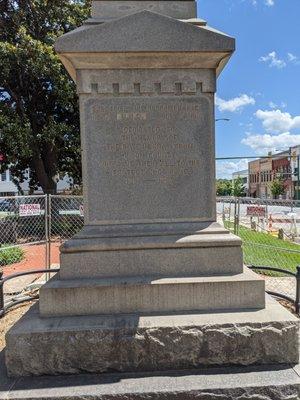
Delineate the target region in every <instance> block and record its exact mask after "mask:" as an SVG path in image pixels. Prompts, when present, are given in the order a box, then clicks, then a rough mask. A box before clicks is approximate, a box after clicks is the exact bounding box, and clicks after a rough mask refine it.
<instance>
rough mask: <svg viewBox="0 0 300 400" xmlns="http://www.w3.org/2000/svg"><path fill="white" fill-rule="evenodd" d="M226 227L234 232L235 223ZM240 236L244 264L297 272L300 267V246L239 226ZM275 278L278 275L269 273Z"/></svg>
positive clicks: (226, 223)
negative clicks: (299, 266)
mask: <svg viewBox="0 0 300 400" xmlns="http://www.w3.org/2000/svg"><path fill="white" fill-rule="evenodd" d="M225 227H226V228H227V229H229V230H231V231H233V223H232V222H225ZM238 234H239V236H240V238H241V239H242V240H243V252H244V262H245V264H246V265H256V266H266V267H276V268H281V269H286V270H289V271H292V272H296V266H297V265H300V245H298V244H295V243H292V242H289V241H286V240H280V239H278V238H276V237H274V236H272V235H270V234H268V233H263V232H255V231H252V230H251V229H249V228H246V227H244V226H239V233H238ZM270 274H272V275H273V276H275V275H278V274H276V273H268V275H270Z"/></svg>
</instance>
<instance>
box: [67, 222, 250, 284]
mask: <svg viewBox="0 0 300 400" xmlns="http://www.w3.org/2000/svg"><path fill="white" fill-rule="evenodd" d="M153 225H154V227H152V226H151V227H148V226H147V225H143V227H144V231H143V228H142V227H139V229H138V228H136V229H135V230H134V229H133V228H131V229H130V227H129V228H128V227H127V226H126V228H124V227H123V228H122V229H121V228H118V229H117V228H115V230H114V229H113V228H107V229H104V228H103V227H101V229H100V228H99V227H96V228H95V227H90V228H85V229H83V231H82V232H81V233H80V234H78V235H77V236H76V237H75V238H73V239H71V240H69V241H67V242H66V243H65V244H64V245H63V246H62V247H61V256H60V261H61V271H60V277H61V279H85V278H86V279H89V278H99V279H101V278H109V277H112V276H115V277H123V278H127V277H129V276H131V277H135V276H145V275H152V276H157V277H165V276H172V277H180V276H181V277H184V276H191V275H193V276H201V275H202V276H205V275H221V274H225V275H226V274H239V273H241V272H242V271H243V253H242V247H241V245H242V241H241V239H240V238H238V237H237V236H234V235H232V234H231V233H229V232H228V231H226V230H225V229H224V228H222V227H221V226H219V225H218V224H216V223H211V224H204V223H202V224H194V225H193V224H173V225H172V224H170V225H168V228H166V227H165V226H163V227H161V228H160V229H159V227H158V226H157V224H153ZM176 225H180V226H179V227H178V226H176ZM181 225H183V226H181ZM199 225H200V227H199ZM197 228H199V231H197ZM193 229H194V233H191V231H192V230H193Z"/></svg>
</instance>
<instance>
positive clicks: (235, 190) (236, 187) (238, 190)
mask: <svg viewBox="0 0 300 400" xmlns="http://www.w3.org/2000/svg"><path fill="white" fill-rule="evenodd" d="M232 195H233V196H235V197H242V196H244V195H245V187H244V182H243V179H242V178H241V177H240V176H239V177H237V178H236V179H233V182H232Z"/></svg>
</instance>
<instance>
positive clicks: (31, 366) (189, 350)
mask: <svg viewBox="0 0 300 400" xmlns="http://www.w3.org/2000/svg"><path fill="white" fill-rule="evenodd" d="M298 326H299V320H298V319H297V318H296V317H294V316H293V315H292V314H290V313H289V312H288V311H287V310H286V309H284V308H283V307H282V306H281V305H280V304H279V303H277V302H275V301H274V300H272V299H270V298H269V297H268V301H267V306H266V308H265V309H262V310H234V311H233V310H228V311H224V310H223V311H219V312H217V311H215V312H203V313H197V314H192V313H188V314H182V315H180V314H177V315H174V314H173V315H170V314H169V315H141V314H131V315H130V314H128V315H119V316H82V317H80V316H78V317H55V318H40V316H39V314H38V310H37V308H34V307H33V308H32V309H31V310H30V311H29V312H28V313H27V314H26V315H25V316H24V317H23V318H22V319H21V320H20V321H19V322H18V323H17V324H16V325H15V326H14V327H13V328H12V329H11V330H10V331H9V332H8V334H7V337H6V340H7V350H6V365H7V369H8V373H9V375H10V376H26V375H56V374H76V373H78V374H79V373H84V372H90V373H104V372H133V371H137V372H141V371H163V370H180V369H196V368H200V367H201V366H212V365H219V366H224V365H252V364H287V363H293V364H297V363H298V360H299V356H298Z"/></svg>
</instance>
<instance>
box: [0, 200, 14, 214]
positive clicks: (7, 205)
mask: <svg viewBox="0 0 300 400" xmlns="http://www.w3.org/2000/svg"><path fill="white" fill-rule="evenodd" d="M1 211H4V212H11V211H14V205H13V203H12V202H11V201H10V200H9V199H0V212H1Z"/></svg>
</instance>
